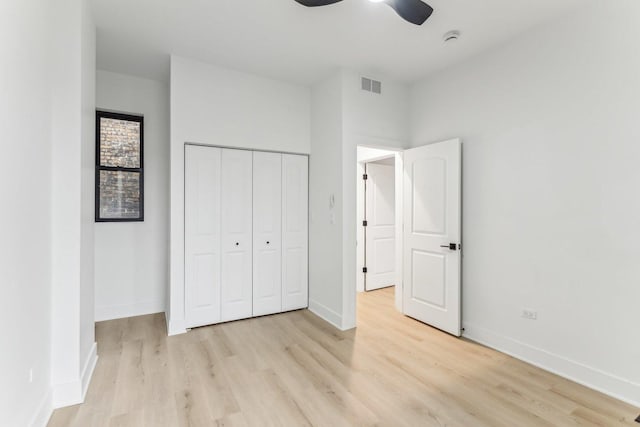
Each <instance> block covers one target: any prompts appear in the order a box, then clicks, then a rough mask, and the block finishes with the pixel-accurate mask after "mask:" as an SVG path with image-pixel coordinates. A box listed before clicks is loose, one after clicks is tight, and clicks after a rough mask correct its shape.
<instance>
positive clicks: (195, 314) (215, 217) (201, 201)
mask: <svg viewBox="0 0 640 427" xmlns="http://www.w3.org/2000/svg"><path fill="white" fill-rule="evenodd" d="M220 157H221V150H220V149H219V148H212V147H199V146H194V145H186V146H185V321H186V325H187V327H195V326H202V325H209V324H212V323H217V322H219V321H220V239H221V236H220Z"/></svg>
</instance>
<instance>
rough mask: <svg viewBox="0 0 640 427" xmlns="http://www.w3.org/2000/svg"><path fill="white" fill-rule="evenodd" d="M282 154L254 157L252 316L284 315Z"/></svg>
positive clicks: (262, 154)
mask: <svg viewBox="0 0 640 427" xmlns="http://www.w3.org/2000/svg"><path fill="white" fill-rule="evenodd" d="M281 177H282V154H278V153H261V152H254V153H253V315H254V316H262V315H265V314H272V313H279V312H280V311H282V273H281V256H282V254H281V251H282V178H281Z"/></svg>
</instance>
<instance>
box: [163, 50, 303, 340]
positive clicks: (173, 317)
mask: <svg viewBox="0 0 640 427" xmlns="http://www.w3.org/2000/svg"><path fill="white" fill-rule="evenodd" d="M170 113H171V119H170V120H171V149H170V159H171V160H170V161H171V231H170V238H171V249H170V265H171V272H170V309H169V332H170V333H180V332H184V330H185V329H184V144H185V143H186V142H191V143H199V144H208V145H222V146H229V147H237V148H250V149H261V150H273V151H285V152H292V153H301V154H308V153H309V150H310V90H309V89H308V88H306V87H303V86H296V85H291V84H288V83H282V82H279V81H275V80H270V79H266V78H262V77H258V76H254V75H251V74H247V73H242V72H238V71H233V70H228V69H225V68H221V67H217V66H214V65H209V64H205V63H202V62H197V61H192V60H189V59H185V58H180V57H176V56H172V57H171V84H170Z"/></svg>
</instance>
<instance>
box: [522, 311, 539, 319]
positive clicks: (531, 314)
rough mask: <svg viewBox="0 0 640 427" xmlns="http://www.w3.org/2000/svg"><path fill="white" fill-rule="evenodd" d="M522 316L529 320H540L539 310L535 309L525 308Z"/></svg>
mask: <svg viewBox="0 0 640 427" xmlns="http://www.w3.org/2000/svg"><path fill="white" fill-rule="evenodd" d="M522 317H523V318H524V319H527V320H538V312H537V311H534V310H529V309H527V308H523V309H522Z"/></svg>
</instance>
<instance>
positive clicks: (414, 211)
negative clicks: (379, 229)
mask: <svg viewBox="0 0 640 427" xmlns="http://www.w3.org/2000/svg"><path fill="white" fill-rule="evenodd" d="M461 185H462V183H461V145H460V141H459V140H451V141H446V142H442V143H438V144H433V145H427V146H424V147H419V148H414V149H411V150H407V151H405V153H404V195H403V211H404V233H403V249H404V250H403V252H404V253H403V264H404V268H403V282H404V283H403V310H404V313H405V314H406V315H408V316H411V317H413V318H415V319H417V320H420V321H422V322H424V323H427V324H429V325H432V326H435V327H436V328H439V329H442V330H443V331H446V332H448V333H450V334H452V335H455V336H460V334H461V330H460V329H461V324H460V321H461V320H460V307H461V300H460V296H461V295H460V243H461V198H460V197H461Z"/></svg>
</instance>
